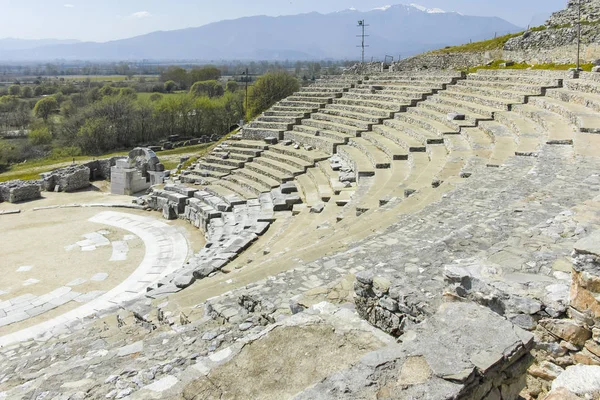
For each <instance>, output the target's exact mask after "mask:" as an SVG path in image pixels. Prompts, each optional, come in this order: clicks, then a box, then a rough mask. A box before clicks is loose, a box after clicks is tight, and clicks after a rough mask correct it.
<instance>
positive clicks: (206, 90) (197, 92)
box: [190, 80, 225, 97]
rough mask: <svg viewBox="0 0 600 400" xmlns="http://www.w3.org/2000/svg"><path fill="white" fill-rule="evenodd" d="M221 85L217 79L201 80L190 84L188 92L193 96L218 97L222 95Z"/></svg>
mask: <svg viewBox="0 0 600 400" xmlns="http://www.w3.org/2000/svg"><path fill="white" fill-rule="evenodd" d="M224 92H225V91H224V90H223V85H221V84H220V83H219V82H218V81H214V80H213V81H202V82H196V83H194V84H193V85H192V88H191V89H190V93H191V94H192V95H194V96H208V97H218V96H223V93H224Z"/></svg>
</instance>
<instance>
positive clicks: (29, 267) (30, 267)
mask: <svg viewBox="0 0 600 400" xmlns="http://www.w3.org/2000/svg"><path fill="white" fill-rule="evenodd" d="M32 268H33V267H32V266H30V265H26V266H23V267H19V268H17V272H27V271H31V269H32Z"/></svg>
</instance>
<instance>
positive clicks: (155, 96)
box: [150, 93, 163, 103]
mask: <svg viewBox="0 0 600 400" xmlns="http://www.w3.org/2000/svg"><path fill="white" fill-rule="evenodd" d="M162 98H163V95H162V94H160V93H152V94H151V95H150V101H151V102H153V103H154V102H156V101H160V100H162Z"/></svg>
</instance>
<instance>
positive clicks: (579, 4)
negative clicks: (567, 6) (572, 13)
mask: <svg viewBox="0 0 600 400" xmlns="http://www.w3.org/2000/svg"><path fill="white" fill-rule="evenodd" d="M580 54H581V0H577V73H579V68H580V66H581V63H580V61H579V55H580Z"/></svg>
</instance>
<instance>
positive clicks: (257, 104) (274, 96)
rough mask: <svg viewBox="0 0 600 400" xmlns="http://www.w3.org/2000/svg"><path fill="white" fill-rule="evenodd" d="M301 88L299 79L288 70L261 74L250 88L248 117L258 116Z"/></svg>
mask: <svg viewBox="0 0 600 400" xmlns="http://www.w3.org/2000/svg"><path fill="white" fill-rule="evenodd" d="M299 89H300V83H299V82H298V80H297V79H296V78H295V77H293V76H291V75H289V74H287V73H286V72H269V73H267V74H265V75H263V76H261V77H260V78H258V80H257V81H256V83H255V84H254V86H252V87H251V88H250V93H249V94H248V109H247V110H246V117H247V118H248V119H249V120H250V119H252V118H254V117H256V116H257V115H258V114H260V113H261V112H263V111H265V110H267V109H268V108H269V107H271V106H272V105H273V104H275V103H277V102H278V101H279V100H281V99H284V98H286V97H288V96H290V95H292V94H293V93H294V92H296V91H298V90H299Z"/></svg>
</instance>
